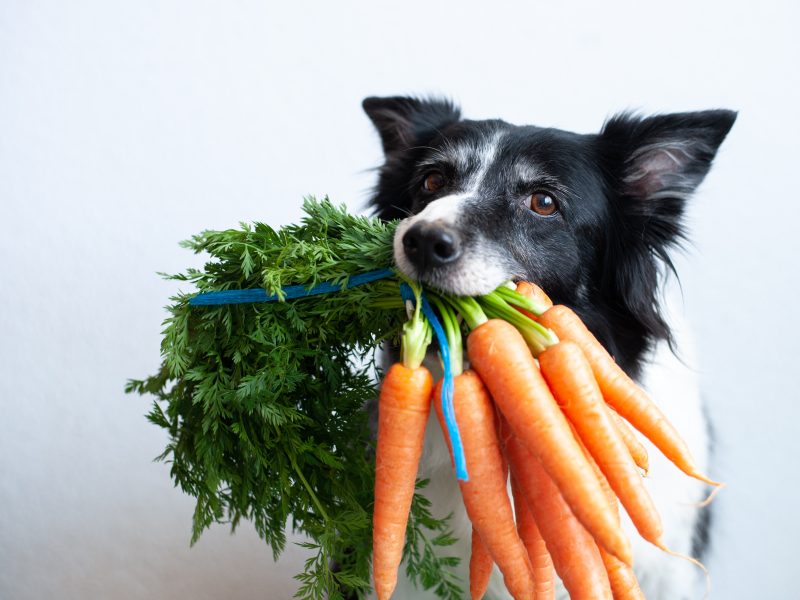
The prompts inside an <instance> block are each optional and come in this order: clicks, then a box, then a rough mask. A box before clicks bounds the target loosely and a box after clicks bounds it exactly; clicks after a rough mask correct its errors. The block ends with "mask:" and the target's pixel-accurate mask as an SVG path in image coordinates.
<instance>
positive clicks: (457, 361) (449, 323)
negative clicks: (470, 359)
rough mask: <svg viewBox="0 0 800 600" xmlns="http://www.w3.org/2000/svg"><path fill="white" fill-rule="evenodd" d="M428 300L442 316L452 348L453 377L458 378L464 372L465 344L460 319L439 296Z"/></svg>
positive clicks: (429, 297)
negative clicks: (462, 338)
mask: <svg viewBox="0 0 800 600" xmlns="http://www.w3.org/2000/svg"><path fill="white" fill-rule="evenodd" d="M428 299H429V300H430V301H431V304H433V305H434V306H435V307H436V309H437V310H438V311H439V314H440V315H441V316H442V327H443V328H444V334H445V336H447V343H448V345H449V346H450V370H451V371H452V373H453V377H458V376H459V375H461V373H462V372H463V370H464V344H463V342H462V340H461V327H460V325H459V323H458V318H457V317H456V313H455V312H454V311H453V309H452V308H450V307H449V306H448V305H447V304H446V303H445V302H444V300H442V299H441V298H439V297H438V296H434V295H433V294H428Z"/></svg>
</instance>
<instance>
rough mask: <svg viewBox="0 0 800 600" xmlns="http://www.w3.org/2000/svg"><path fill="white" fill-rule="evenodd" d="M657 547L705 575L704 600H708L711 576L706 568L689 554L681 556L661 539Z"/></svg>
mask: <svg viewBox="0 0 800 600" xmlns="http://www.w3.org/2000/svg"><path fill="white" fill-rule="evenodd" d="M656 546H658V547H659V548H660V549H661V550H663V551H664V552H666V553H667V554H669V555H670V556H675V557H677V558H680V559H683V560H685V561H688V562H690V563H692V564H693V565H694V566H696V567H698V568H699V569H701V570H702V571H703V575H705V578H706V593H705V594H704V595H703V600H706V598H708V597H709V595H710V594H711V574H710V573H709V572H708V569H707V568H706V566H705V565H704V564H703V563H702V562H700V561H699V560H697V559H696V558H694V557H692V556H689V555H687V554H681V553H680V552H675V551H674V550H670V549H669V548H668V547H667V546H666V544H664V542H663V541H662V540H661V539H659V540H658V543H657V544H656Z"/></svg>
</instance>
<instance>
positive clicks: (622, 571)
mask: <svg viewBox="0 0 800 600" xmlns="http://www.w3.org/2000/svg"><path fill="white" fill-rule="evenodd" d="M575 433H576V435H577V432H575ZM581 447H582V448H583V452H584V454H585V455H586V458H588V459H589V463H590V464H591V465H592V469H594V472H595V475H596V476H597V480H598V481H599V482H600V486H601V487H602V488H603V492H605V494H606V496H608V499H609V501H610V502H612V503H613V504H614V505H616V503H617V497H616V496H615V495H614V491H613V490H612V489H611V486H610V485H609V484H608V480H607V479H606V478H605V476H604V475H603V473H602V471H601V470H600V467H599V466H597V463H596V462H595V461H594V459H592V456H591V454H590V453H589V451H588V450H587V449H586V446H583V445H582V446H581ZM600 558H602V559H603V564H604V565H605V567H606V572H607V573H608V581H609V583H610V584H611V593H612V594H613V595H614V600H645V597H644V593H642V590H641V588H640V587H639V581H638V580H637V579H636V574H635V573H634V572H633V569H632V568H631V567H630V566H628V565H626V564H625V563H624V562H622V561H621V560H619V559H618V558H616V557H615V556H613V555H611V554H609V553H608V552H606V551H605V550H603V549H602V548H600Z"/></svg>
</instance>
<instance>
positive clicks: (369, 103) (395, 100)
mask: <svg viewBox="0 0 800 600" xmlns="http://www.w3.org/2000/svg"><path fill="white" fill-rule="evenodd" d="M361 105H362V106H363V107H364V112H366V113H367V116H369V118H370V119H371V120H372V122H373V124H374V125H375V128H376V129H377V130H378V133H379V134H380V136H381V141H382V142H383V151H384V153H386V155H390V154H394V153H396V152H401V151H403V150H407V149H408V148H412V147H414V146H418V145H420V144H425V143H426V142H428V141H429V140H431V139H432V138H433V137H434V136H435V135H436V133H437V132H438V131H439V130H441V129H442V128H443V127H445V126H447V125H449V124H451V123H455V122H456V121H458V120H459V119H460V118H461V112H460V111H459V109H458V108H457V107H456V106H455V105H454V104H453V103H452V102H451V101H449V100H445V99H441V98H430V99H425V100H422V99H417V98H409V97H405V96H393V97H389V98H376V97H370V98H366V99H365V100H364V101H363V102H362V103H361Z"/></svg>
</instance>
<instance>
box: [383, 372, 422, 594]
mask: <svg viewBox="0 0 800 600" xmlns="http://www.w3.org/2000/svg"><path fill="white" fill-rule="evenodd" d="M432 387H433V378H432V377H431V374H430V372H429V371H428V370H427V369H426V368H425V367H418V368H416V369H409V368H406V367H404V366H403V365H402V364H400V363H397V364H395V365H392V368H391V369H389V372H388V373H387V374H386V377H385V378H384V380H383V385H382V386H381V394H380V399H379V401H378V444H377V448H376V455H375V508H374V512H373V527H374V530H373V537H372V541H373V559H372V560H373V563H372V564H373V575H374V578H375V592H376V594H377V595H378V598H379V599H380V600H388V599H389V597H390V596H391V595H392V592H393V591H394V588H395V586H396V585H397V569H398V567H399V566H400V561H401V560H402V557H403V542H404V540H405V534H406V525H407V524H408V511H409V510H410V508H411V499H412V498H413V495H414V486H415V483H416V478H417V468H418V466H419V459H420V456H421V454H422V446H423V442H424V439H425V426H426V425H427V422H428V415H429V414H430V406H431V402H430V398H431V388H432Z"/></svg>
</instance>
